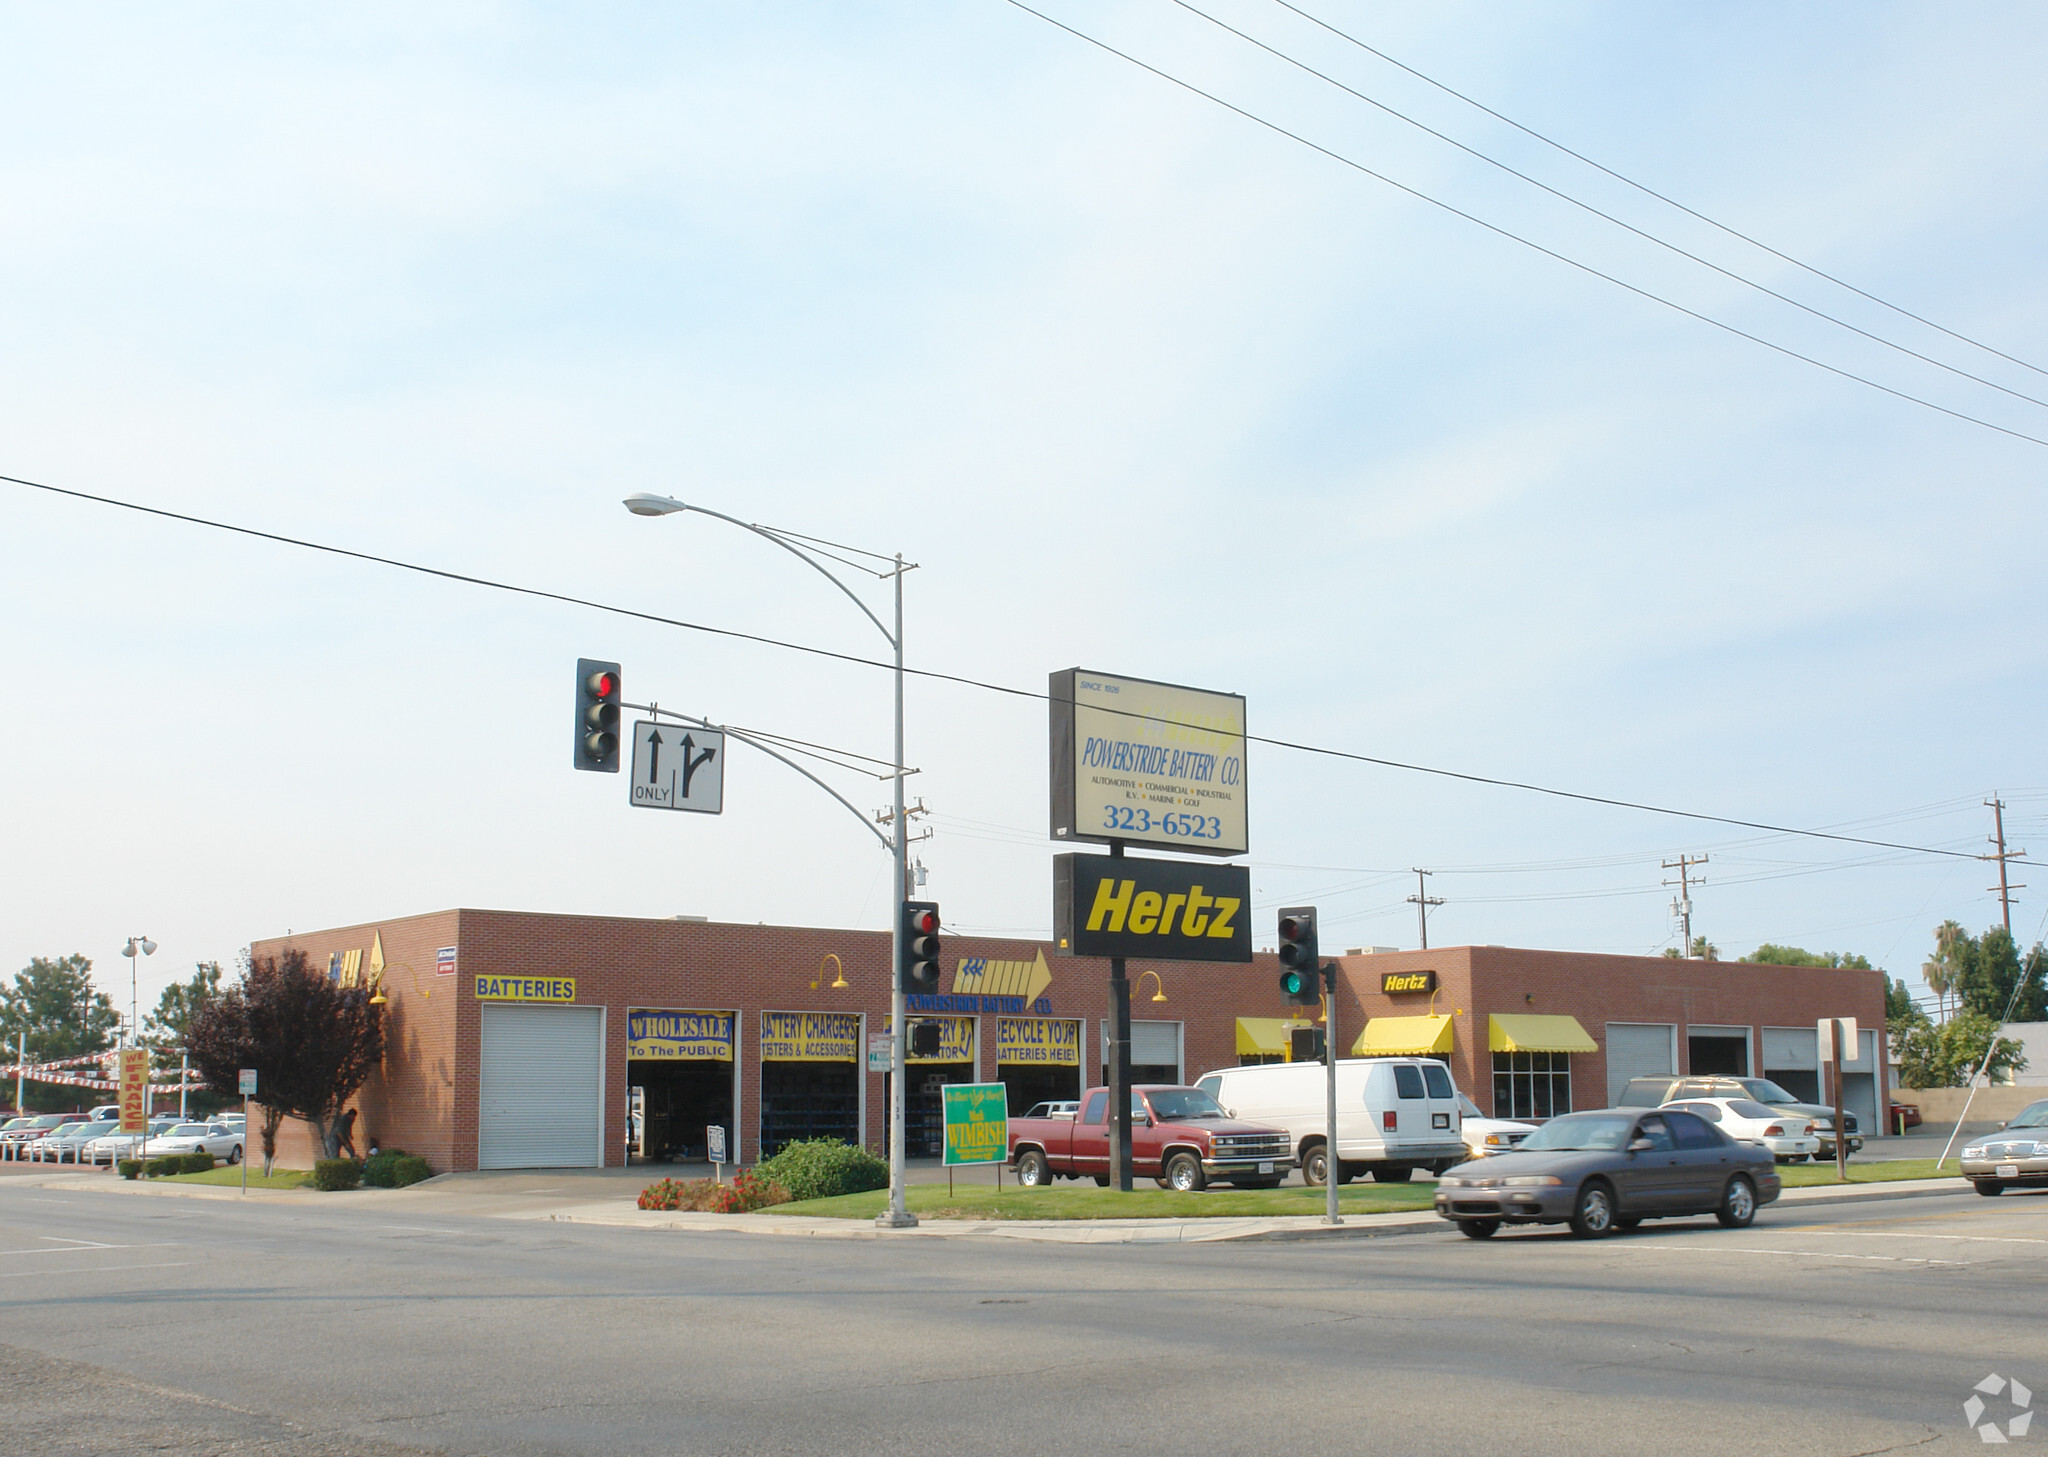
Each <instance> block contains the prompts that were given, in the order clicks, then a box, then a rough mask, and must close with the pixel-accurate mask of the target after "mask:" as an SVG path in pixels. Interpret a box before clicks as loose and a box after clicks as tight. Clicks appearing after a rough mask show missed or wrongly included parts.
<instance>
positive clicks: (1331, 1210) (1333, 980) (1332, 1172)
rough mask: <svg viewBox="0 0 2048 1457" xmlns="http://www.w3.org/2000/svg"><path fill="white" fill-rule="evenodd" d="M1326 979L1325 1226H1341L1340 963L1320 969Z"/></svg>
mask: <svg viewBox="0 0 2048 1457" xmlns="http://www.w3.org/2000/svg"><path fill="white" fill-rule="evenodd" d="M1317 975H1319V976H1321V977H1322V978H1323V1068H1324V1080H1323V1081H1324V1105H1323V1117H1324V1119H1325V1120H1326V1121H1325V1123H1324V1126H1323V1194H1324V1201H1323V1202H1324V1209H1323V1223H1325V1224H1342V1223H1343V1222H1344V1220H1343V1218H1342V1217H1341V1216H1340V1215H1339V1214H1338V1213H1337V1169H1338V1166H1339V1164H1338V1158H1337V963H1335V962H1334V961H1333V962H1329V963H1327V964H1326V965H1324V966H1322V967H1319V968H1317Z"/></svg>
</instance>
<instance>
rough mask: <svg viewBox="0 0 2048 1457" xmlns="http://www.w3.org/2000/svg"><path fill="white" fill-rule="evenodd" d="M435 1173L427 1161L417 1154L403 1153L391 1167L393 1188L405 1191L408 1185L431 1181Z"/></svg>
mask: <svg viewBox="0 0 2048 1457" xmlns="http://www.w3.org/2000/svg"><path fill="white" fill-rule="evenodd" d="M433 1177H434V1171H433V1170H432V1169H431V1168H429V1167H428V1166H427V1161H426V1160H425V1159H423V1158H421V1157H420V1156H419V1155H418V1154H416V1153H402V1154H400V1155H399V1156H398V1157H397V1159H396V1160H394V1161H393V1163H392V1165H391V1183H392V1187H394V1188H398V1189H403V1188H404V1187H405V1186H406V1185H407V1184H417V1183H418V1182H419V1181H420V1180H422V1179H431V1178H433Z"/></svg>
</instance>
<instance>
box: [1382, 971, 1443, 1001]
mask: <svg viewBox="0 0 2048 1457" xmlns="http://www.w3.org/2000/svg"><path fill="white" fill-rule="evenodd" d="M1435 990H1436V973H1435V972H1433V971H1383V972H1381V973H1380V991H1381V992H1382V993H1383V994H1385V995H1387V996H1399V995H1400V994H1401V993H1402V992H1433V991H1435Z"/></svg>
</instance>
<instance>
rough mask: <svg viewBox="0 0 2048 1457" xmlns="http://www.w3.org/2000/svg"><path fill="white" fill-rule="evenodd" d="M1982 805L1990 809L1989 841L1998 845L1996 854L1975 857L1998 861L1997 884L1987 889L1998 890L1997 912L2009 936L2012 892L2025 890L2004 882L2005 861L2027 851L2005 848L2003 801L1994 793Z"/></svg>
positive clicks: (2022, 887)
mask: <svg viewBox="0 0 2048 1457" xmlns="http://www.w3.org/2000/svg"><path fill="white" fill-rule="evenodd" d="M1984 805H1985V807H1986V808H1987V809H1989V810H1990V811H1991V823H1992V827H1993V834H1992V836H1991V843H1992V844H1993V845H1995V846H1997V847H1998V853H1997V854H1996V855H1980V856H1978V857H1977V858H1978V859H1980V860H1996V861H1997V862H1998V884H1997V885H1995V886H1989V887H1987V889H1990V890H1995V891H1997V892H1998V910H1999V914H2000V915H2002V916H2003V917H2004V918H2005V934H2006V935H2008V936H2010V935H2011V934H2012V893H2013V892H2014V891H2016V890H2025V889H2026V886H2024V885H2009V884H2007V883H2006V876H2005V862H2006V861H2008V860H2011V859H2012V858H2014V857H2015V856H2019V855H2025V854H2026V853H2027V852H2026V851H2024V850H2008V849H2006V848H2005V801H2004V800H2002V799H2000V798H1999V797H1998V796H1997V795H1995V794H1994V795H1992V796H1991V798H1989V799H1987V800H1985V801H1984Z"/></svg>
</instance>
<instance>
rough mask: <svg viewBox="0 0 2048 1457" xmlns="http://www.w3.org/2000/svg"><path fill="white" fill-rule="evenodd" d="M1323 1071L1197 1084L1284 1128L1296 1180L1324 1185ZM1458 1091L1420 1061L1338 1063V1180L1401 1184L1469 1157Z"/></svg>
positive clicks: (1245, 1070) (1437, 1068)
mask: <svg viewBox="0 0 2048 1457" xmlns="http://www.w3.org/2000/svg"><path fill="white" fill-rule="evenodd" d="M1326 1077H1327V1073H1326V1072H1325V1070H1324V1067H1323V1065H1322V1064H1321V1063H1319V1062H1285V1063H1268V1064H1266V1065H1265V1066H1263V1067H1231V1068H1223V1069H1221V1070H1219V1071H1217V1072H1211V1073H1203V1074H1202V1076H1201V1077H1200V1078H1198V1079H1196V1081H1195V1086H1196V1087H1198V1088H1201V1089H1202V1090H1203V1091H1205V1092H1207V1093H1208V1094H1210V1095H1211V1096H1212V1097H1214V1098H1215V1099H1216V1101H1217V1102H1219V1103H1221V1104H1222V1105H1223V1106H1224V1108H1225V1109H1227V1110H1228V1111H1229V1112H1230V1114H1231V1116H1233V1117H1236V1118H1245V1119H1249V1120H1251V1121H1252V1122H1254V1123H1266V1124H1271V1125H1272V1126H1273V1127H1276V1128H1284V1129H1286V1130H1287V1132H1288V1136H1289V1137H1291V1138H1292V1139H1293V1140H1294V1149H1295V1153H1296V1155H1297V1156H1298V1157H1299V1158H1300V1160H1301V1176H1302V1178H1304V1179H1305V1180H1307V1181H1308V1182H1309V1183H1311V1184H1320V1183H1322V1182H1323V1177H1324V1169H1325V1163H1326V1160H1325V1157H1324V1150H1323V1139H1324V1133H1325V1130H1326V1129H1327V1127H1328V1115H1327V1113H1326V1111H1325V1098H1326V1093H1325V1086H1326V1083H1325V1079H1326ZM1461 1116H1462V1115H1461V1114H1460V1112H1459V1109H1458V1089H1457V1087H1456V1086H1455V1085H1454V1084H1453V1083H1452V1082H1451V1073H1450V1069H1448V1068H1446V1067H1445V1066H1444V1065H1443V1064H1442V1063H1440V1062H1437V1061H1435V1060H1434V1059H1432V1058H1426V1057H1370V1058H1352V1059H1339V1061H1338V1063H1337V1160H1338V1162H1337V1182H1338V1183H1340V1184H1348V1183H1350V1182H1351V1181H1352V1180H1353V1179H1354V1178H1357V1177H1358V1176H1359V1175H1361V1174H1366V1173H1370V1174H1371V1175H1372V1176H1373V1177H1374V1178H1375V1179H1378V1180H1380V1181H1381V1182H1383V1183H1394V1184H1400V1183H1406V1182H1407V1180H1408V1176H1409V1175H1410V1174H1412V1173H1414V1171H1415V1170H1416V1169H1419V1168H1421V1169H1428V1170H1429V1171H1430V1172H1432V1173H1441V1172H1442V1171H1443V1170H1445V1169H1447V1168H1449V1167H1450V1166H1451V1165H1452V1164H1456V1163H1463V1162H1464V1161H1465V1160H1466V1159H1468V1158H1470V1157H1471V1156H1472V1151H1471V1150H1470V1149H1468V1148H1467V1147H1466V1146H1465V1141H1464V1137H1463V1135H1462V1134H1461V1133H1460V1132H1459V1123H1460V1121H1461Z"/></svg>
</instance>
